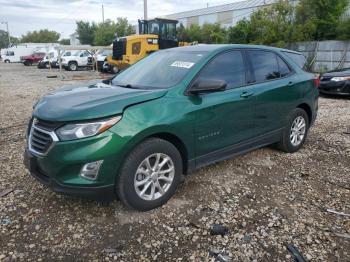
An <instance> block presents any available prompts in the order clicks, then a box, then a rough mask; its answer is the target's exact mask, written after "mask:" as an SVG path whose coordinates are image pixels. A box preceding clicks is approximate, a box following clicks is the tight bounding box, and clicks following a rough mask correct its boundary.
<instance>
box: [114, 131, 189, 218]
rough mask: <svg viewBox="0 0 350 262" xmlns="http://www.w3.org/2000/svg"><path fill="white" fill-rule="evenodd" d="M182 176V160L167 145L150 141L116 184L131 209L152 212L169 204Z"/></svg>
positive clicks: (141, 146)
mask: <svg viewBox="0 0 350 262" xmlns="http://www.w3.org/2000/svg"><path fill="white" fill-rule="evenodd" d="M181 175H182V158H181V155H180V153H179V151H178V150H177V149H176V147H175V146H174V145H173V144H171V143H169V142H168V141H165V140H162V139H159V138H151V139H148V140H146V141H144V142H143V143H141V144H139V145H138V146H137V147H136V148H135V149H134V150H133V151H132V152H131V153H130V154H129V156H128V157H127V159H126V160H125V161H124V164H123V166H122V168H121V171H120V174H119V177H118V179H117V183H116V190H117V194H118V197H119V199H120V200H121V201H122V202H123V203H124V204H125V205H126V206H128V207H130V208H133V209H137V210H140V211H146V210H150V209H153V208H156V207H159V206H161V205H163V204H164V203H166V202H167V201H168V200H169V199H170V197H171V196H172V195H173V194H174V192H175V190H176V188H177V186H178V184H179V182H180V179H181Z"/></svg>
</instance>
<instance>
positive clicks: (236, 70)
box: [199, 51, 246, 89]
mask: <svg viewBox="0 0 350 262" xmlns="http://www.w3.org/2000/svg"><path fill="white" fill-rule="evenodd" d="M199 79H219V80H224V81H225V82H226V83H227V88H228V89H229V88H236V87H239V86H242V85H245V84H246V78H245V66H244V61H243V56H242V53H241V51H230V52H225V53H222V54H220V55H218V56H216V57H215V58H214V59H213V60H211V61H210V62H209V63H208V64H207V65H206V66H205V67H204V68H203V70H202V71H201V72H200V75H199Z"/></svg>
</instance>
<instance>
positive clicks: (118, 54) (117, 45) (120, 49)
mask: <svg viewBox="0 0 350 262" xmlns="http://www.w3.org/2000/svg"><path fill="white" fill-rule="evenodd" d="M125 54H126V38H120V39H119V40H114V41H113V59H116V60H122V59H123V55H125Z"/></svg>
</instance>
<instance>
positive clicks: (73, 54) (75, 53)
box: [72, 51, 81, 56]
mask: <svg viewBox="0 0 350 262" xmlns="http://www.w3.org/2000/svg"><path fill="white" fill-rule="evenodd" d="M80 52H81V51H76V52H72V56H79V55H80Z"/></svg>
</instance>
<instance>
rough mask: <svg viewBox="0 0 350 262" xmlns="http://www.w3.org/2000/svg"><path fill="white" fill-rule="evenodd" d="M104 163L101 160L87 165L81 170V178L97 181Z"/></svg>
mask: <svg viewBox="0 0 350 262" xmlns="http://www.w3.org/2000/svg"><path fill="white" fill-rule="evenodd" d="M102 163H103V160H99V161H95V162H90V163H87V164H85V165H84V166H83V167H82V168H81V170H80V176H81V177H82V178H85V179H88V180H96V178H97V176H98V171H99V170H100V167H101V165H102Z"/></svg>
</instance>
